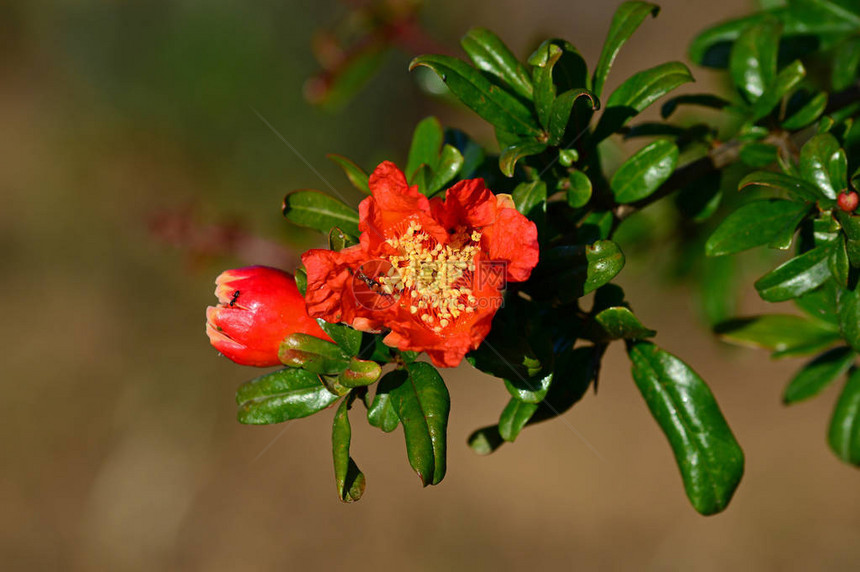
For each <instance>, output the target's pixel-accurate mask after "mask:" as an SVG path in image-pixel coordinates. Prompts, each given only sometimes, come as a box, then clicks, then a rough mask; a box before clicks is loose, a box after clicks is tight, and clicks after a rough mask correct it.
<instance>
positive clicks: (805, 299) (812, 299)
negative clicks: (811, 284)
mask: <svg viewBox="0 0 860 572" xmlns="http://www.w3.org/2000/svg"><path fill="white" fill-rule="evenodd" d="M836 290H837V289H836V287H835V284H832V283H829V282H828V283H825V284H824V286H822V287H821V288H816V289H815V290H813V291H812V292H807V293H806V294H804V295H803V296H801V297H800V298H795V299H794V300H793V301H794V303H795V305H797V307H798V308H800V309H801V310H802V311H803V312H804V313H805V314H806V315H808V316H811V317H813V318H816V319H817V320H822V321H824V322H827V323H828V324H831V325H834V326H836V327H838V326H839V313H838V310H837V301H836V297H837V294H836Z"/></svg>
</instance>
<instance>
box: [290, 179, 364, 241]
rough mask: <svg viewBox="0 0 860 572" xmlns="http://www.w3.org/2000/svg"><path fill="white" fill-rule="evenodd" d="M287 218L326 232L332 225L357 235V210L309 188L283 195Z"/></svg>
mask: <svg viewBox="0 0 860 572" xmlns="http://www.w3.org/2000/svg"><path fill="white" fill-rule="evenodd" d="M283 210H284V216H285V217H287V220H288V221H290V222H292V223H294V224H297V225H299V226H304V227H307V228H312V229H314V230H318V231H319V232H322V233H324V234H328V233H329V232H330V231H331V229H332V227H334V226H336V227H339V228H341V229H343V231H344V232H347V233H349V234H351V235H353V236H358V234H359V233H358V212H356V211H355V209H353V208H351V207H348V206H347V205H345V204H344V203H342V202H341V201H339V200H337V199H335V198H333V197H330V196H328V195H326V194H325V193H321V192H320V191H314V190H310V189H301V190H298V191H293V192H291V193H289V194H288V195H287V196H286V197H284V206H283Z"/></svg>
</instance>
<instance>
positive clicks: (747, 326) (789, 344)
mask: <svg viewBox="0 0 860 572" xmlns="http://www.w3.org/2000/svg"><path fill="white" fill-rule="evenodd" d="M714 331H715V332H716V333H717V334H718V335H719V336H720V337H721V338H722V339H723V340H724V341H727V342H730V343H733V344H738V345H741V346H749V347H754V348H762V349H766V350H772V351H775V352H787V351H791V350H793V349H797V348H804V347H813V348H820V347H822V346H827V345H829V344H832V343H833V342H835V341H836V340H838V339H839V332H838V330H837V329H836V328H835V327H834V326H833V325H832V324H828V323H826V322H822V321H819V320H811V319H809V318H805V317H803V316H795V315H792V314H766V315H764V316H755V317H752V318H736V319H733V320H729V321H727V322H722V323H720V324H718V325H717V326H716V327H715V328H714Z"/></svg>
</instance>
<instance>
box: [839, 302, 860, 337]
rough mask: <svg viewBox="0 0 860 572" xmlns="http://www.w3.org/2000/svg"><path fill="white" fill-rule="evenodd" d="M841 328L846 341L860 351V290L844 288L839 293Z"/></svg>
mask: <svg viewBox="0 0 860 572" xmlns="http://www.w3.org/2000/svg"><path fill="white" fill-rule="evenodd" d="M838 308H839V329H840V330H841V331H842V336H843V337H844V338H845V341H846V342H848V344H849V345H850V346H851V347H852V348H854V349H855V350H856V351H860V290H857V289H855V290H853V291H851V290H843V291H842V292H840V294H839V305H838Z"/></svg>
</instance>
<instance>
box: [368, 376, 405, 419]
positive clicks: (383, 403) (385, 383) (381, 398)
mask: <svg viewBox="0 0 860 572" xmlns="http://www.w3.org/2000/svg"><path fill="white" fill-rule="evenodd" d="M406 377H407V374H406V372H405V371H404V370H402V369H398V370H394V371H390V372H388V373H386V374H385V375H384V376H383V377H382V379H380V380H379V384H378V385H377V386H376V394H375V395H374V396H373V401H372V402H371V404H370V407H368V408H367V422H368V423H370V424H371V425H373V426H374V427H378V428H379V429H382V430H383V431H385V432H386V433H391V432H392V431H394V430H395V429H397V426H398V425H399V424H400V418H399V417H398V416H397V411H396V410H395V409H394V402H393V400H392V398H391V393H390V392H391V389H392V388H393V387H397V386H399V385H401V384H403V383H404V382H405V381H406Z"/></svg>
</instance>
